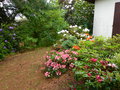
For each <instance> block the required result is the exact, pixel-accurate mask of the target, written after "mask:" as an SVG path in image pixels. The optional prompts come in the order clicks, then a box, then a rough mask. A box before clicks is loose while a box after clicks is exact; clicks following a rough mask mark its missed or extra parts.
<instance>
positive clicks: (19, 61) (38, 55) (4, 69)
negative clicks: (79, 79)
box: [0, 48, 73, 90]
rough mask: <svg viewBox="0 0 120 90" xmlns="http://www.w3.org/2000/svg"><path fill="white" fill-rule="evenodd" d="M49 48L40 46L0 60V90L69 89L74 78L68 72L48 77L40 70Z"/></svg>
mask: <svg viewBox="0 0 120 90" xmlns="http://www.w3.org/2000/svg"><path fill="white" fill-rule="evenodd" d="M49 50H50V49H49V48H40V49H36V50H34V51H29V52H26V53H21V54H16V55H13V56H9V57H7V58H6V59H5V60H4V61H2V62H0V90H69V87H68V83H69V82H70V81H72V80H73V78H72V76H71V74H69V73H67V74H64V75H62V76H61V77H60V78H53V79H46V78H45V77H44V75H43V73H42V72H41V71H40V67H41V66H42V65H43V64H44V62H45V60H44V58H43V56H44V55H45V53H46V51H49Z"/></svg>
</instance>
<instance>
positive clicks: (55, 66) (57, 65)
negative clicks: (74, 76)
mask: <svg viewBox="0 0 120 90" xmlns="http://www.w3.org/2000/svg"><path fill="white" fill-rule="evenodd" d="M59 68H61V65H60V64H56V65H54V66H53V70H58V69H59Z"/></svg>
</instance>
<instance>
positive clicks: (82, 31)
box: [58, 25, 92, 40]
mask: <svg viewBox="0 0 120 90" xmlns="http://www.w3.org/2000/svg"><path fill="white" fill-rule="evenodd" d="M89 31H90V30H89V29H87V28H82V27H81V26H77V25H74V26H72V25H70V26H69V28H68V30H62V31H60V32H58V34H61V35H62V36H63V38H67V36H74V37H76V38H77V39H81V40H83V39H86V40H87V39H92V36H90V35H89Z"/></svg>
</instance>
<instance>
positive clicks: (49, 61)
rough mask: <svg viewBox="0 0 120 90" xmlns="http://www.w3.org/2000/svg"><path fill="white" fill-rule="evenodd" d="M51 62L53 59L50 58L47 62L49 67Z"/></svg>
mask: <svg viewBox="0 0 120 90" xmlns="http://www.w3.org/2000/svg"><path fill="white" fill-rule="evenodd" d="M51 63H52V60H51V59H49V60H48V61H47V62H46V63H45V65H46V66H47V67H49V66H50V64H51Z"/></svg>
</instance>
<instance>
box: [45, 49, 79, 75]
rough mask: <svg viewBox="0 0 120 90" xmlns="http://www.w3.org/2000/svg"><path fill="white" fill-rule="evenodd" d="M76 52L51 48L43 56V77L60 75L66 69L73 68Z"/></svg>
mask: <svg viewBox="0 0 120 90" xmlns="http://www.w3.org/2000/svg"><path fill="white" fill-rule="evenodd" d="M77 55H78V53H77V52H76V51H71V50H61V51H56V50H52V51H50V53H48V55H47V56H46V57H45V58H46V60H47V62H45V67H46V68H45V73H44V75H45V77H54V76H61V75H62V74H63V73H65V72H66V71H67V70H69V69H72V68H74V62H75V61H76V60H77Z"/></svg>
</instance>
